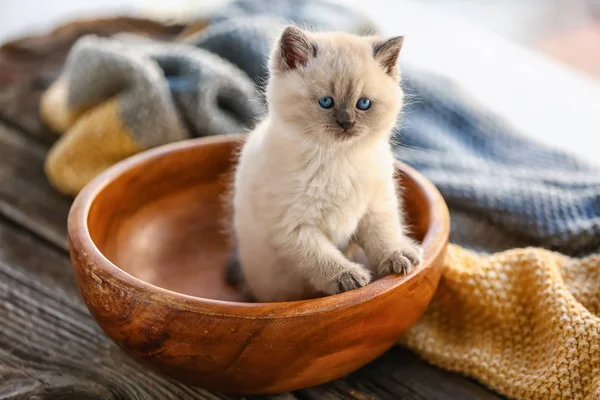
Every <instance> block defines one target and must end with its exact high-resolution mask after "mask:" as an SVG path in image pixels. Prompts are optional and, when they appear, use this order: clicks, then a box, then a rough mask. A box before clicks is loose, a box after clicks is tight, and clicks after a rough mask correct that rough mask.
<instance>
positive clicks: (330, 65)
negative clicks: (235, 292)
mask: <svg viewBox="0 0 600 400" xmlns="http://www.w3.org/2000/svg"><path fill="white" fill-rule="evenodd" d="M401 46H402V37H395V38H391V39H389V40H381V39H379V38H375V37H359V36H353V35H348V34H342V33H309V32H305V31H303V30H301V29H299V28H296V27H293V26H289V27H286V28H285V30H284V31H283V33H282V35H281V37H280V38H279V39H278V41H277V43H276V45H275V47H274V50H273V52H272V54H271V58H270V61H269V68H270V80H269V82H268V85H267V89H266V96H267V102H268V117H266V119H265V120H263V121H262V122H261V123H260V124H259V125H258V126H257V127H256V128H255V130H254V131H252V132H251V133H250V134H249V135H248V137H247V140H246V142H245V144H244V147H243V149H242V151H241V154H240V159H239V164H238V167H237V169H236V173H235V184H234V198H233V203H234V204H233V207H234V233H235V239H236V242H237V245H238V256H239V261H240V263H241V267H242V270H243V275H244V278H245V281H246V282H245V283H246V285H247V286H248V288H249V290H250V291H251V293H252V295H253V296H254V297H255V298H256V299H257V300H258V301H261V302H265V301H266V302H271V301H292V300H300V299H306V298H312V297H315V296H320V295H323V294H335V293H339V292H343V291H347V290H352V289H356V288H359V287H361V286H364V285H366V284H367V283H369V281H370V280H371V274H370V271H369V270H368V269H367V268H366V267H364V266H362V265H360V264H357V263H353V262H351V261H349V260H348V259H347V258H346V257H344V255H343V253H342V252H341V250H340V249H343V248H344V247H345V246H346V245H347V244H348V243H349V241H351V240H355V241H356V242H357V243H358V244H359V245H360V246H361V247H362V248H363V250H364V252H365V254H366V256H367V258H368V260H369V265H370V266H372V269H373V270H374V272H375V273H376V274H377V275H379V276H382V275H386V274H390V273H400V274H407V273H409V272H411V270H412V269H413V268H414V267H415V266H416V265H418V264H419V263H420V261H421V258H422V252H421V248H420V247H419V246H418V245H417V244H415V243H414V242H413V241H412V240H411V239H410V238H408V237H407V235H406V233H405V229H404V222H403V216H402V213H401V211H400V208H399V206H400V204H399V200H398V197H397V194H396V187H395V181H394V157H393V155H392V151H391V145H390V132H391V130H392V128H393V126H394V124H395V121H396V117H397V114H398V112H399V111H400V109H401V107H402V99H403V94H402V91H401V89H400V87H399V75H398V66H397V59H398V54H399V52H400V48H401Z"/></svg>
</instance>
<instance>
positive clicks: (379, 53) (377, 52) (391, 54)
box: [373, 36, 404, 79]
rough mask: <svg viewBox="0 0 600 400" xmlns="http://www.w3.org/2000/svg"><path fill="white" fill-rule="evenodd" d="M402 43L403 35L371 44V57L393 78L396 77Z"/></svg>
mask: <svg viewBox="0 0 600 400" xmlns="http://www.w3.org/2000/svg"><path fill="white" fill-rule="evenodd" d="M402 43H404V36H395V37H393V38H390V39H388V40H384V41H378V42H375V43H374V44H373V57H374V58H375V60H377V62H379V64H381V66H382V67H383V69H384V70H385V72H386V73H387V74H388V75H390V76H391V77H392V78H394V79H398V56H399V55H400V49H402Z"/></svg>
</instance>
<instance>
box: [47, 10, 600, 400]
mask: <svg viewBox="0 0 600 400" xmlns="http://www.w3.org/2000/svg"><path fill="white" fill-rule="evenodd" d="M207 21H208V22H207V24H206V25H207V26H206V28H205V29H204V30H200V31H199V32H197V33H195V34H193V35H191V36H186V37H185V38H184V39H183V40H182V42H181V43H170V44H169V43H154V42H149V41H148V40H147V39H141V38H135V37H130V36H118V37H113V38H110V39H102V40H100V39H98V38H91V39H90V38H87V39H82V41H81V43H78V44H77V46H76V47H75V48H74V49H73V50H72V54H71V55H70V57H69V61H68V63H67V68H66V73H65V75H64V76H63V77H62V78H61V80H60V81H59V82H57V84H56V85H55V86H53V88H51V90H50V91H49V92H48V93H47V94H46V96H44V99H43V102H42V115H43V116H45V118H46V120H47V121H48V122H49V124H50V125H51V126H53V127H55V129H58V130H67V133H66V135H65V137H63V138H61V140H59V142H58V143H57V145H56V149H53V151H52V152H51V153H50V156H49V159H52V158H53V162H54V163H56V164H55V165H54V167H53V168H47V170H48V171H49V176H50V178H51V180H52V181H53V182H54V183H55V185H56V186H57V187H59V188H62V189H61V190H70V191H72V192H76V191H77V190H78V188H80V187H81V186H82V185H83V184H85V182H86V181H87V180H88V179H91V177H92V175H94V174H95V173H97V172H98V171H99V170H100V169H102V168H106V167H107V166H109V165H110V164H111V163H114V162H117V161H119V160H118V158H119V157H126V156H127V154H126V153H127V152H131V151H137V150H138V147H136V146H139V147H140V148H148V147H151V146H154V145H157V144H160V143H162V142H168V141H172V140H179V138H183V137H190V136H197V135H209V134H219V133H232V132H233V131H240V130H244V129H248V128H249V127H251V126H252V124H253V122H254V120H253V118H251V117H252V116H254V115H262V113H263V112H264V108H263V104H262V97H261V96H260V87H261V85H262V83H263V82H264V80H265V79H266V77H267V69H266V59H267V56H268V49H269V47H270V46H271V44H272V42H273V40H274V38H275V37H276V36H277V35H278V33H279V32H280V29H281V22H282V21H286V22H289V21H293V22H297V23H300V24H306V25H313V26H317V27H319V28H321V29H325V30H346V31H349V32H352V33H361V32H364V31H365V30H372V28H373V27H372V25H371V24H370V23H368V21H365V20H364V18H362V17H361V16H359V15H357V14H356V13H354V12H353V11H351V10H348V9H346V8H344V7H342V6H339V5H332V4H330V3H327V2H324V1H319V0H312V1H309V0H306V1H293V0H282V1H274V0H256V1H243V0H240V1H233V2H232V3H231V4H230V5H228V6H227V7H225V8H223V9H221V10H217V12H216V13H215V14H213V15H211V16H207ZM202 26H204V25H202ZM407 40H409V39H407ZM83 50H86V52H85V54H86V57H81V54H84V52H83ZM78 54H79V56H78ZM80 58H82V59H80ZM401 58H402V57H401ZM98 67H100V68H101V69H102V70H101V71H98V70H97V69H95V68H98ZM110 74H113V75H111V76H112V78H111V79H99V78H100V77H106V76H109V75H110ZM76 77H77V78H76ZM115 77H120V78H122V79H121V80H119V79H115ZM97 78H98V79H99V80H100V81H101V82H96V80H98V79H97ZM123 79H124V80H123ZM61 82H62V85H63V86H61ZM78 82H79V83H78ZM125 82H126V83H127V84H124V83H125ZM82 83H85V84H82ZM117 83H120V85H121V86H118V85H116V84H117ZM106 84H109V85H108V86H102V85H106ZM111 84H112V85H113V86H110V85H111ZM89 85H91V86H89ZM403 86H404V87H405V90H406V92H407V99H408V105H407V107H406V109H405V112H404V113H403V115H402V116H401V119H400V124H399V127H398V129H397V130H396V134H395V137H394V139H395V141H396V142H398V145H397V146H396V147H395V151H396V154H397V156H398V158H399V159H401V160H402V161H405V162H407V163H409V164H411V165H413V166H415V167H416V168H417V169H419V170H420V171H421V172H423V173H424V174H425V175H426V176H427V177H428V178H429V179H431V180H432V181H433V182H434V183H435V184H436V185H437V187H438V188H439V189H440V191H441V192H442V194H443V195H444V197H445V199H446V200H447V202H448V204H449V206H450V210H451V218H452V231H451V240H452V241H453V242H454V243H455V245H452V246H450V248H449V255H448V259H447V262H446V271H445V273H444V276H443V278H442V280H441V283H440V287H439V290H438V292H437V293H436V295H435V297H434V299H433V301H432V303H431V305H430V307H429V309H428V310H427V312H426V313H425V315H424V316H423V318H422V319H421V320H420V321H419V322H418V323H417V324H416V325H415V326H414V327H413V328H412V329H411V330H410V331H409V332H408V334H407V335H406V337H405V338H404V339H403V343H404V344H405V345H406V346H409V347H410V348H412V349H414V350H415V351H416V352H417V353H419V354H420V355H422V356H423V357H424V358H425V359H427V360H429V361H430V362H431V363H433V364H435V365H439V366H441V367H443V368H447V369H450V370H453V371H458V372H461V373H463V374H465V375H468V376H470V377H473V378H475V379H477V380H479V381H480V382H482V383H483V384H486V385H488V386H490V387H491V388H493V389H495V390H497V391H498V392H499V393H502V394H504V395H506V396H510V397H515V398H525V399H552V400H555V399H565V400H567V399H597V398H600V392H599V390H600V389H599V387H600V380H599V378H598V376H599V373H600V371H599V368H600V360H599V357H600V355H599V351H600V343H599V337H600V332H599V329H600V320H599V315H598V312H599V309H598V307H599V306H598V304H599V301H600V292H599V289H600V276H599V275H600V272H599V271H600V256H598V255H593V256H588V257H587V258H569V257H568V256H566V255H563V254H559V253H554V252H550V251H549V250H544V249H542V248H539V247H546V248H551V249H555V250H560V251H562V252H563V253H564V254H570V255H574V254H583V253H589V252H592V251H596V250H597V247H598V244H599V243H600V172H599V171H598V169H596V168H594V167H591V166H588V165H586V164H584V163H583V162H580V161H579V160H577V159H575V158H573V157H571V156H568V155H566V154H563V153H561V152H559V151H556V150H554V149H549V148H546V147H544V146H542V145H540V144H538V143H535V142H533V141H531V140H528V139H526V138H525V137H523V136H522V135H520V134H519V132H516V131H515V130H514V129H513V128H512V127H510V126H508V125H507V124H506V123H505V122H504V121H502V120H500V119H498V118H497V117H495V116H494V115H491V114H490V113H489V112H487V111H486V110H485V108H484V107H483V106H482V105H480V104H477V103H476V102H474V101H473V100H471V99H470V98H469V97H468V96H466V95H465V94H464V93H462V92H461V90H460V88H459V87H456V86H454V85H453V84H452V83H450V82H446V81H444V80H442V79H440V78H439V77H437V76H431V75H427V74H424V73H423V72H422V71H418V70H412V69H410V68H408V67H406V68H403ZM75 88H78V89H75ZM99 88H100V89H99ZM117 89H118V90H117ZM115 93H116V94H115ZM112 96H114V97H112ZM111 97H112V98H114V99H115V100H114V101H111V102H110V103H108V104H110V106H108V107H106V106H103V107H101V108H100V110H101V111H102V113H98V112H96V111H94V110H95V109H96V108H98V107H99V105H104V104H107V102H108V101H109V98H111ZM90 99H92V100H93V101H92V100H90ZM253 99H254V100H253ZM149 102H150V103H151V104H150V103H149ZM89 113H92V114H91V115H92V116H98V118H99V119H98V118H96V117H94V118H96V119H93V123H94V126H96V128H95V129H102V128H101V126H103V124H102V123H101V120H102V118H109V120H110V121H111V124H110V126H111V127H113V128H114V129H116V130H118V131H120V133H119V134H116V135H114V136H109V135H105V136H103V135H102V134H96V135H91V134H90V132H94V131H93V130H92V129H91V128H92V127H91V125H86V124H85V121H89V120H91V119H90V118H87V117H86V115H90V114H89ZM79 121H83V122H81V123H80V122H79ZM107 126H108V125H107ZM142 126H143V127H144V129H140V127H142ZM167 126H171V127H172V128H173V130H169V129H168V128H167ZM98 127H100V128H98ZM75 128H77V129H75ZM73 132H78V133H73ZM86 132H87V133H86ZM96 132H99V131H96ZM167 134H168V135H176V136H177V137H171V136H167ZM73 135H76V137H77V138H78V140H74V139H72V138H71V139H67V136H69V137H71V136H73ZM88 138H89V139H88ZM94 138H95V139H94ZM102 138H107V139H109V140H115V143H117V145H116V147H117V148H118V147H119V146H121V145H123V146H124V149H125V150H126V151H125V152H119V151H118V149H117V148H115V147H110V146H109V147H108V148H109V149H111V150H110V151H109V152H106V151H104V150H102V149H103V148H102V147H101V145H100V140H97V139H102ZM111 138H113V139H111ZM124 138H129V140H125V139H124ZM90 139H91V140H90ZM119 143H121V145H119ZM87 146H90V147H89V148H88V147H87ZM92 148H93V149H100V150H98V151H96V150H91V149H92ZM57 149H58V150H57ZM59 150H60V151H59ZM88 154H99V156H94V157H89V156H88ZM111 154H112V155H111ZM111 157H112V158H111ZM94 159H95V160H96V161H94V164H95V165H90V164H89V160H94ZM98 160H99V161H100V162H99V161H98ZM63 170H65V171H71V172H72V174H71V175H69V174H62V175H61V174H60V171H63ZM53 171H55V172H53ZM79 171H88V173H87V174H86V175H85V176H84V177H83V178H81V176H77V175H78V173H79ZM71 172H70V173H71ZM56 177H58V178H59V179H55V178H56ZM59 181H60V182H59ZM73 182H76V184H73ZM456 244H459V245H461V246H462V247H459V246H458V245H456ZM525 246H536V248H533V247H528V248H524V249H515V250H509V251H503V250H506V249H512V248H516V247H525ZM467 248H468V249H467ZM475 251H477V252H475ZM489 253H494V254H489Z"/></svg>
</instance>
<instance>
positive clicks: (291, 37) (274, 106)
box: [267, 26, 403, 145]
mask: <svg viewBox="0 0 600 400" xmlns="http://www.w3.org/2000/svg"><path fill="white" fill-rule="evenodd" d="M401 47H402V37H394V38H391V39H387V40H384V39H381V38H377V37H359V36H354V35H348V34H343V33H311V32H306V31H304V30H301V29H299V28H297V27H293V26H289V27H287V28H285V30H284V31H283V33H282V35H281V37H280V38H279V40H278V41H277V43H276V45H275V47H274V50H273V53H272V55H271V60H270V75H271V77H270V80H269V84H268V86H267V101H268V103H269V112H270V114H271V115H272V116H273V117H274V118H277V119H280V120H283V121H285V122H286V123H291V124H293V125H294V127H295V128H296V129H294V131H298V130H299V131H301V132H303V134H304V135H307V137H308V138H310V139H316V140H318V141H319V142H326V143H328V144H344V145H345V144H349V143H353V142H356V141H357V140H359V139H361V140H364V139H367V138H375V139H377V138H381V137H382V136H386V135H389V133H390V131H391V129H392V127H393V126H394V124H395V122H396V117H397V114H398V112H399V111H400V109H401V107H402V99H403V95H402V90H401V89H400V86H399V79H400V78H399V74H398V65H397V63H398V54H399V53H400V48H401Z"/></svg>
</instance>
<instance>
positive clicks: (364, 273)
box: [334, 266, 371, 293]
mask: <svg viewBox="0 0 600 400" xmlns="http://www.w3.org/2000/svg"><path fill="white" fill-rule="evenodd" d="M369 282H371V274H370V273H369V271H368V270H367V269H365V268H363V267H362V266H357V267H356V268H352V269H349V270H347V271H344V272H343V273H342V274H341V275H340V276H339V277H338V278H337V279H336V281H335V285H334V286H335V293H342V292H347V291H349V290H354V289H358V288H360V287H363V286H366V285H367V284H368V283H369Z"/></svg>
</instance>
